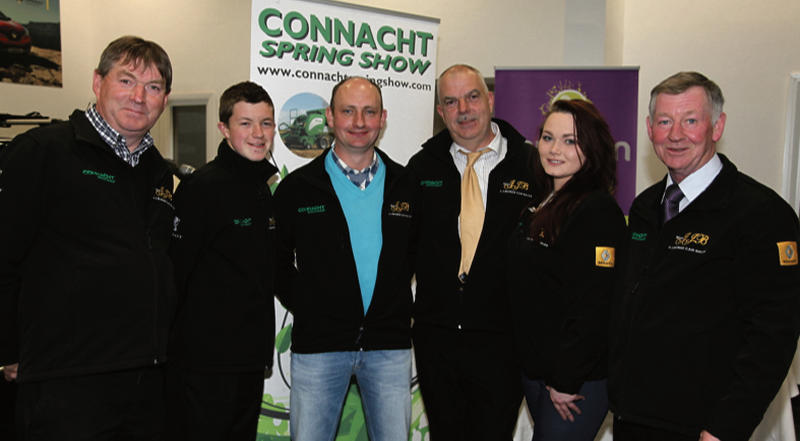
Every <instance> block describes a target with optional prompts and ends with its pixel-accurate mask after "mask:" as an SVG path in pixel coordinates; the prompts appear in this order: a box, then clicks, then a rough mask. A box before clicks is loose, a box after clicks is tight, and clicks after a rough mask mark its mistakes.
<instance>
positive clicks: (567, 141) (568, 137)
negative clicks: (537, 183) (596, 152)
mask: <svg viewBox="0 0 800 441" xmlns="http://www.w3.org/2000/svg"><path fill="white" fill-rule="evenodd" d="M537 145H538V148H539V159H540V160H541V161H542V167H543V168H544V171H545V173H547V174H548V175H549V176H551V177H552V178H553V189H554V190H556V191H558V190H560V189H561V187H563V186H564V184H566V183H567V181H569V180H570V178H572V176H573V175H574V174H575V173H577V172H578V170H580V169H581V167H582V166H583V164H584V163H585V162H586V158H585V157H584V155H583V151H581V149H580V147H579V146H578V139H577V136H576V135H575V119H574V118H573V117H572V114H570V113H566V112H555V113H551V114H550V116H548V117H547V120H545V122H544V126H543V127H542V135H541V136H540V137H539V142H538V144H537Z"/></svg>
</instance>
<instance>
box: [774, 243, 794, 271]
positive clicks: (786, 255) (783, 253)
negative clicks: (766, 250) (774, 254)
mask: <svg viewBox="0 0 800 441" xmlns="http://www.w3.org/2000/svg"><path fill="white" fill-rule="evenodd" d="M778 261H779V262H780V263H781V266H790V265H797V242H795V241H793V240H790V241H788V242H778Z"/></svg>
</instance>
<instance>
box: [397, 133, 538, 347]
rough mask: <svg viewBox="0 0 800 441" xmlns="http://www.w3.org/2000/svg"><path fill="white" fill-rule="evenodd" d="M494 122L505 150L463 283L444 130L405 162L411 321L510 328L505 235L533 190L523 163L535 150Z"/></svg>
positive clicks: (456, 177) (455, 176)
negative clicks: (411, 224)
mask: <svg viewBox="0 0 800 441" xmlns="http://www.w3.org/2000/svg"><path fill="white" fill-rule="evenodd" d="M494 122H495V123H497V125H498V126H499V127H500V133H501V134H502V136H503V137H505V138H506V139H507V140H508V143H507V146H508V150H507V152H506V156H505V158H503V160H502V161H500V163H499V164H497V166H496V167H495V168H494V170H492V172H491V173H490V175H489V187H488V191H487V194H488V196H487V201H486V217H485V219H484V223H483V230H482V232H481V237H480V240H479V242H478V248H477V250H476V251H475V257H474V259H473V261H472V266H471V269H470V274H469V279H468V281H467V283H466V284H465V285H463V286H462V285H461V284H460V283H459V281H458V277H457V276H458V267H459V262H460V260H461V240H460V238H459V235H458V216H459V212H460V210H461V175H460V174H459V173H458V169H456V166H455V164H454V163H453V157H452V156H451V155H450V146H451V144H452V143H453V139H452V138H451V137H450V133H449V132H448V131H447V130H443V131H442V132H440V133H439V134H438V135H436V136H434V137H433V138H431V139H429V140H428V141H427V142H425V144H423V145H422V150H420V151H419V152H418V153H416V154H415V155H414V156H413V157H412V158H411V159H410V160H409V163H408V169H409V170H410V172H411V174H412V176H413V179H414V180H415V185H416V186H417V187H418V193H419V194H418V202H417V204H416V205H417V215H418V218H419V219H418V225H419V233H418V234H419V242H418V244H419V245H418V249H417V258H416V262H415V264H414V269H415V272H416V277H417V295H416V300H415V303H414V326H420V325H422V326H435V327H443V328H449V329H465V330H481V331H491V332H510V331H511V311H510V309H509V304H508V295H507V292H506V271H507V269H506V255H507V254H508V237H509V235H510V234H511V231H512V230H513V229H514V227H515V226H516V225H517V222H518V219H519V216H520V213H522V210H523V208H525V207H526V206H527V205H528V203H530V202H531V200H532V197H533V192H534V191H535V189H534V188H533V172H532V169H531V167H530V162H529V161H530V156H531V154H532V153H533V152H534V148H533V146H532V145H531V144H529V143H526V141H525V138H524V137H523V136H522V135H521V134H520V133H519V132H517V131H516V130H515V129H514V128H513V127H512V126H511V125H510V124H508V123H506V122H505V121H502V120H498V119H495V120H494Z"/></svg>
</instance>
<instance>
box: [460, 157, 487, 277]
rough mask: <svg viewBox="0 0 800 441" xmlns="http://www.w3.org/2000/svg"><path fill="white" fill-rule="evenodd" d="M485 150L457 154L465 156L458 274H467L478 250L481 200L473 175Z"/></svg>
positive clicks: (481, 211)
mask: <svg viewBox="0 0 800 441" xmlns="http://www.w3.org/2000/svg"><path fill="white" fill-rule="evenodd" d="M486 151H487V149H483V150H480V151H477V152H471V153H464V152H463V151H462V150H459V153H461V154H463V155H466V156H467V167H466V168H465V169H464V176H463V177H462V178H461V215H460V222H461V266H460V267H459V269H458V274H459V275H461V274H468V273H469V268H470V266H472V258H473V257H475V249H477V248H478V239H480V237H481V230H482V229H483V216H484V211H485V210H484V208H483V198H482V197H481V187H480V185H479V184H478V176H477V175H476V174H475V169H474V168H473V166H474V165H475V161H477V160H478V158H480V156H481V155H482V154H484V153H485V152H486Z"/></svg>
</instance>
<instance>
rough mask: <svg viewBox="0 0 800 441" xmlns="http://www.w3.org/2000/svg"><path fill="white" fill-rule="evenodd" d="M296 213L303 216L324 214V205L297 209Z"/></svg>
mask: <svg viewBox="0 0 800 441" xmlns="http://www.w3.org/2000/svg"><path fill="white" fill-rule="evenodd" d="M297 212H298V213H305V214H315V213H324V212H325V205H312V206H310V207H300V208H298V209H297Z"/></svg>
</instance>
